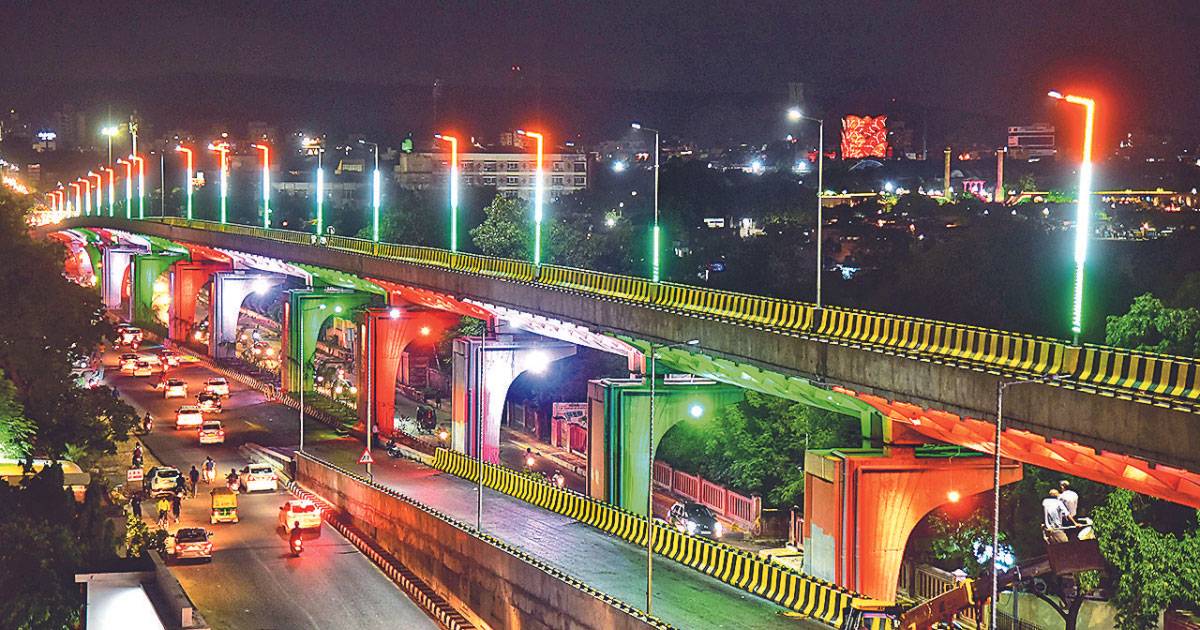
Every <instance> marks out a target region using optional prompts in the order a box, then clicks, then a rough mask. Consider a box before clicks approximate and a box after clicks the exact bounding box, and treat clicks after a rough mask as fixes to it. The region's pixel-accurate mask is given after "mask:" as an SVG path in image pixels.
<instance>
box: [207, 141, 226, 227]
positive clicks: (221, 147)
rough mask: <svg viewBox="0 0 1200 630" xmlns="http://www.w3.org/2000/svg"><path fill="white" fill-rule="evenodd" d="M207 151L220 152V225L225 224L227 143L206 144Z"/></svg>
mask: <svg viewBox="0 0 1200 630" xmlns="http://www.w3.org/2000/svg"><path fill="white" fill-rule="evenodd" d="M208 150H209V151H216V152H218V153H220V154H221V189H220V191H219V193H220V195H221V225H224V224H225V218H226V215H225V202H226V200H227V199H228V198H229V144H227V143H225V142H223V141H222V142H214V143H210V144H209V145H208Z"/></svg>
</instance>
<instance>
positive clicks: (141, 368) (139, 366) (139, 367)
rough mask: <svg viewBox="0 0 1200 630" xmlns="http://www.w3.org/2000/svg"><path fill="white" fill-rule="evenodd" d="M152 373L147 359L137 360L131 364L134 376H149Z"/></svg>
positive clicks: (152, 369)
mask: <svg viewBox="0 0 1200 630" xmlns="http://www.w3.org/2000/svg"><path fill="white" fill-rule="evenodd" d="M153 373H154V368H153V367H151V366H150V362H149V361H138V362H137V363H135V364H134V365H133V375H134V376H150V375H151V374H153Z"/></svg>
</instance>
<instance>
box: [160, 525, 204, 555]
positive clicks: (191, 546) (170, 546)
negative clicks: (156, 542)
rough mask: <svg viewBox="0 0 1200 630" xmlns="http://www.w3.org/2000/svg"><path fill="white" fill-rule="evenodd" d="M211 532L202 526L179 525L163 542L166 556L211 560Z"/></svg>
mask: <svg viewBox="0 0 1200 630" xmlns="http://www.w3.org/2000/svg"><path fill="white" fill-rule="evenodd" d="M211 538H212V533H210V532H209V531H208V530H206V529H204V528H203V527H181V528H180V529H179V530H178V531H176V532H175V533H174V534H172V535H170V536H168V537H167V540H166V542H165V546H166V550H167V554H168V557H169V558H170V559H172V560H176V561H178V560H186V559H196V560H207V561H212V541H211V540H210V539H211Z"/></svg>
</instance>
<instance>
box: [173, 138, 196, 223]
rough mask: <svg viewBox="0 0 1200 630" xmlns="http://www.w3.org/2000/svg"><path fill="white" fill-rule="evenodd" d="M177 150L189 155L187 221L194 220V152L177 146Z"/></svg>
mask: <svg viewBox="0 0 1200 630" xmlns="http://www.w3.org/2000/svg"><path fill="white" fill-rule="evenodd" d="M175 150H176V151H178V152H180V153H183V154H185V155H187V220H188V221H191V220H192V150H191V149H188V148H186V147H184V146H182V145H176V146H175Z"/></svg>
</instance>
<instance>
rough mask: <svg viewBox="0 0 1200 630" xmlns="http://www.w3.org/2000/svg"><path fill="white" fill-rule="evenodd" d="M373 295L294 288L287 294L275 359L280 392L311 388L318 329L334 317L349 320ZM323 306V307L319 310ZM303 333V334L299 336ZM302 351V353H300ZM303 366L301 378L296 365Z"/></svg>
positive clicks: (366, 304)
mask: <svg viewBox="0 0 1200 630" xmlns="http://www.w3.org/2000/svg"><path fill="white" fill-rule="evenodd" d="M375 296H376V294H373V293H363V292H361V291H344V290H342V291H339V290H333V289H327V290H315V291H314V290H311V289H297V290H293V291H288V292H287V302H286V303H285V304H284V307H283V338H282V341H283V343H282V345H281V347H280V353H281V355H282V356H280V357H279V365H280V368H279V369H280V382H281V383H282V385H283V391H285V392H295V391H299V390H300V389H301V388H304V390H305V391H309V390H312V388H313V372H312V370H313V359H314V358H315V357H316V354H317V339H319V338H320V334H321V329H322V328H323V327H324V326H325V324H326V323H327V322H328V321H329V320H330V319H332V318H334V317H341V318H343V319H346V320H350V321H353V320H354V317H355V314H354V312H355V311H356V310H357V309H360V308H362V307H364V306H368V305H369V304H370V303H371V300H372V299H373V298H374V297H375ZM322 307H324V308H322ZM301 332H303V335H301V334H300V333H301ZM301 350H303V352H301ZM301 365H303V366H304V367H305V369H304V371H303V376H301V374H302V373H301V371H300V369H299V368H300V366H301Z"/></svg>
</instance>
